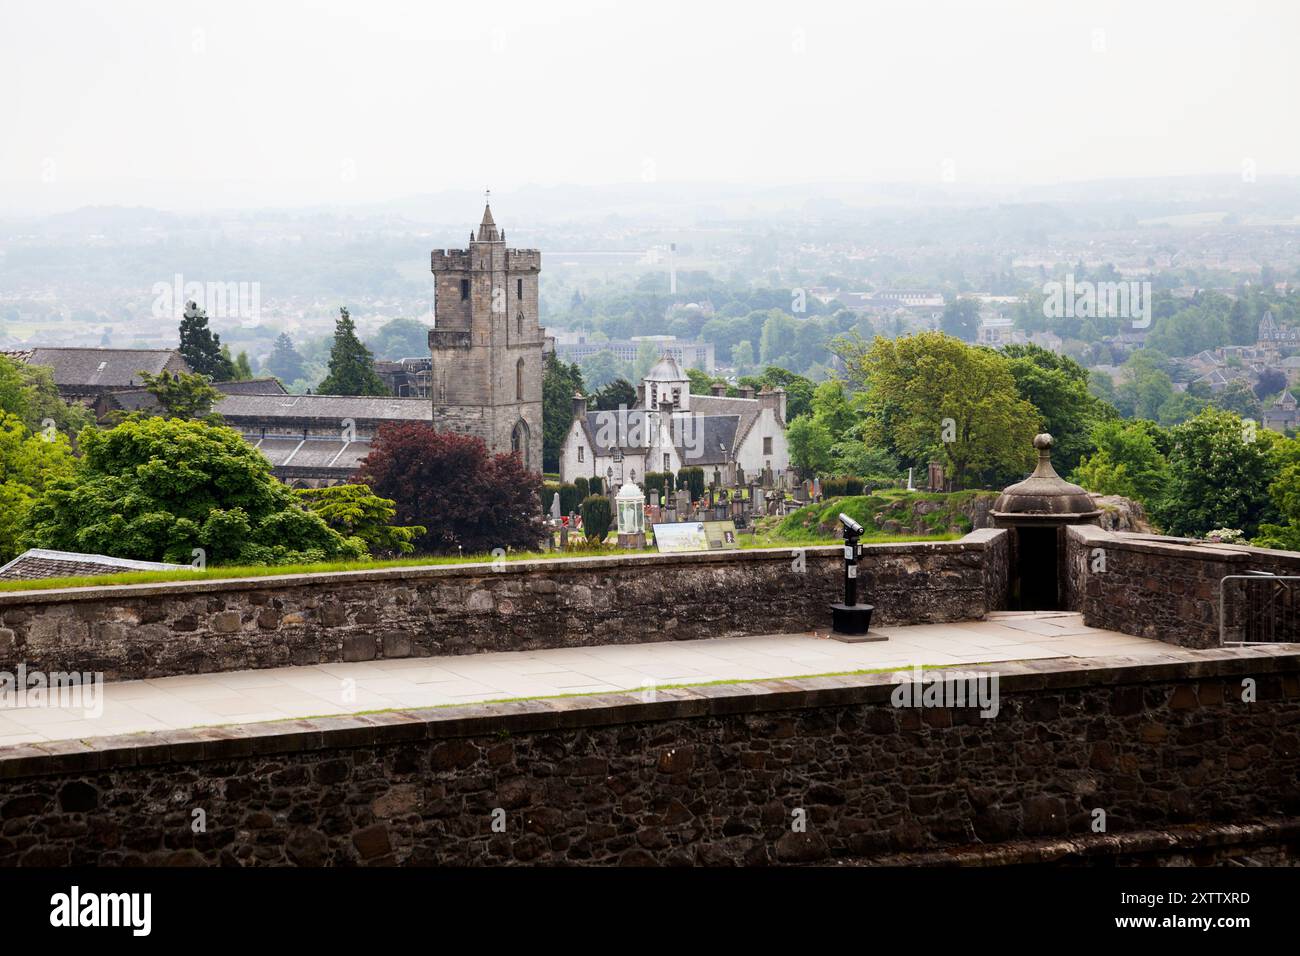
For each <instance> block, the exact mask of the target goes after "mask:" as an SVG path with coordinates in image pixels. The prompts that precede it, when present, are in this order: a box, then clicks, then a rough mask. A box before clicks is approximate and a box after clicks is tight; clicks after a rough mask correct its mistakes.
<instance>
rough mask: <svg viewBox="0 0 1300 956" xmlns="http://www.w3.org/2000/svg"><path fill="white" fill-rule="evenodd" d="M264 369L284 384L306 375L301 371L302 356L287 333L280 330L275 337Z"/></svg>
mask: <svg viewBox="0 0 1300 956" xmlns="http://www.w3.org/2000/svg"><path fill="white" fill-rule="evenodd" d="M266 371H268V372H270V373H271V374H272V375H274V376H275V377H276V378H278V379H279V380H280V381H282V382H284V383H285V384H286V385H288V384H290V383H292V382H296V381H298V379H300V378H303V377H304V376H305V375H306V373H305V372H304V371H303V363H302V356H301V355H299V354H298V350H297V349H296V348H294V347H293V339H291V338H289V336H288V334H287V333H285V332H281V333H280V334H279V335H278V336H277V337H276V340H275V345H274V346H273V347H272V349H271V356H270V358H268V359H267V360H266Z"/></svg>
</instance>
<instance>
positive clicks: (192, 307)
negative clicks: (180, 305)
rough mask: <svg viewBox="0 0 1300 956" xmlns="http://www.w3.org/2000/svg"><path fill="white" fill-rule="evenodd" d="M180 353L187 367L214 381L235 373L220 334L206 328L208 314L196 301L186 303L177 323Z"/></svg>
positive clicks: (230, 376)
mask: <svg viewBox="0 0 1300 956" xmlns="http://www.w3.org/2000/svg"><path fill="white" fill-rule="evenodd" d="M180 353H181V358H183V359H185V362H186V364H188V365H189V367H190V370H191V371H193V372H197V373H199V374H200V375H206V376H207V377H208V378H210V379H212V380H213V381H214V382H228V381H230V380H231V379H233V378H234V377H235V366H234V363H233V362H232V361H231V360H230V357H229V356H228V355H226V354H223V353H222V351H221V336H219V335H217V334H215V333H214V332H213V331H212V330H211V329H209V328H208V314H207V312H205V311H204V310H203V309H202V308H200V307H199V305H198V304H197V303H195V302H187V303H186V304H185V313H184V315H182V317H181V325H180Z"/></svg>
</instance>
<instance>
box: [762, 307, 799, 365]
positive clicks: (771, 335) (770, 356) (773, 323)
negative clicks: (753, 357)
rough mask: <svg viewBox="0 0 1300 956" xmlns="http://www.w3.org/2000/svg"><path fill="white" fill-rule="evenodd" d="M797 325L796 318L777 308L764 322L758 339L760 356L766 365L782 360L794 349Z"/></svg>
mask: <svg viewBox="0 0 1300 956" xmlns="http://www.w3.org/2000/svg"><path fill="white" fill-rule="evenodd" d="M795 332H796V326H795V322H794V319H792V318H790V316H788V315H786V314H785V313H784V312H779V311H777V310H775V309H773V310H772V311H771V313H770V314H769V315H768V317H767V321H765V322H764V323H763V332H762V335H760V336H759V341H758V357H759V359H760V361H762V362H763V364H764V365H773V364H775V363H777V362H779V361H782V360H784V359H785V358H786V356H788V355H789V354H790V353H791V352H792V351H793V350H794V344H795Z"/></svg>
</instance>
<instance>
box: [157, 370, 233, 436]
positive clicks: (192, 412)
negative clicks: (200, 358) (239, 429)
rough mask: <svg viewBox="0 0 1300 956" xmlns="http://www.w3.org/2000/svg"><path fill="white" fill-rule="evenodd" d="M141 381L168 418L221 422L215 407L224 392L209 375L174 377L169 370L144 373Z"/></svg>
mask: <svg viewBox="0 0 1300 956" xmlns="http://www.w3.org/2000/svg"><path fill="white" fill-rule="evenodd" d="M140 380H141V382H142V383H143V385H144V388H145V391H147V392H148V393H149V394H150V395H152V396H153V397H154V398H156V399H158V404H159V405H161V406H162V412H163V415H164V416H166V417H167V418H200V419H204V420H208V421H212V422H213V423H214V424H215V423H218V422H219V421H220V416H219V415H217V416H214V415H213V413H212V406H213V405H215V404H216V403H217V402H219V401H221V393H220V392H219V391H217V390H216V389H215V388H213V387H212V383H211V382H210V381H208V379H207V376H204V375H199V374H198V373H190V372H182V373H180V374H178V375H174V376H173V375H168V374H167V373H166V372H159V373H158V374H157V375H150V374H149V373H148V372H141V373H140Z"/></svg>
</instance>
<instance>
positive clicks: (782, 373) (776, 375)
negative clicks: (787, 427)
mask: <svg viewBox="0 0 1300 956" xmlns="http://www.w3.org/2000/svg"><path fill="white" fill-rule="evenodd" d="M758 384H759V385H760V386H761V385H766V386H767V387H768V388H783V389H785V418H786V421H791V420H793V419H795V418H798V417H799V416H800V415H806V414H808V413H809V412H810V411H812V397H813V390H814V385H813V381H812V379H810V378H807V377H805V376H803V375H797V374H795V373H794V372H791V371H790V370H789V369H784V368H781V367H780V366H779V365H769V366H767V368H765V369H763V374H762V375H760V376H759V381H758Z"/></svg>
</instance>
